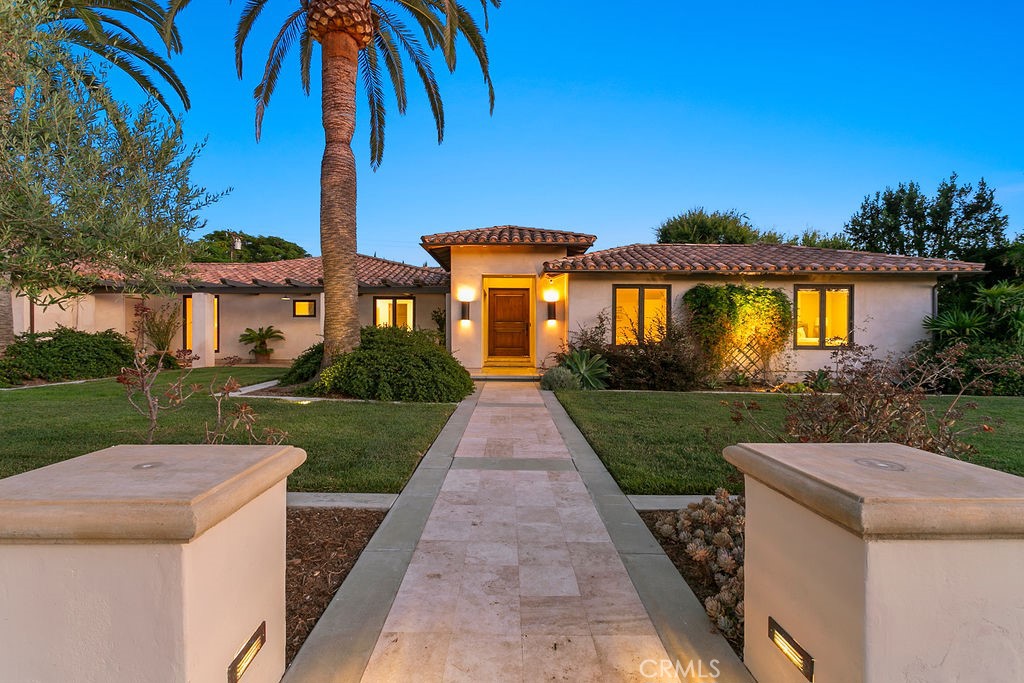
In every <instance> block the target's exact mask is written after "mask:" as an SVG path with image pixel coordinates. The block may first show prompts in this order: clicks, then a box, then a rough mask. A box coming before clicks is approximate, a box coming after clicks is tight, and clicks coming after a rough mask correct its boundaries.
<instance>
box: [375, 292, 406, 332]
mask: <svg viewBox="0 0 1024 683" xmlns="http://www.w3.org/2000/svg"><path fill="white" fill-rule="evenodd" d="M378 301H393V302H395V304H394V305H392V306H391V320H390V321H389V322H388V325H390V326H391V327H397V325H395V319H396V318H397V316H398V304H397V302H398V301H411V302H412V327H411V328H410V329H416V297H414V296H397V295H395V296H375V297H373V324H374V326H375V327H379V326H380V323H379V322H378V321H377V302H378Z"/></svg>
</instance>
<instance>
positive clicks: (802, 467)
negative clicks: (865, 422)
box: [725, 443, 1024, 539]
mask: <svg viewBox="0 0 1024 683" xmlns="http://www.w3.org/2000/svg"><path fill="white" fill-rule="evenodd" d="M725 459H726V460H728V461H729V462H731V463H732V464H733V465H735V466H736V467H737V468H739V470H740V471H741V472H743V473H744V474H745V475H746V476H748V477H751V478H753V479H755V480H757V481H759V482H761V483H762V484H764V485H765V486H768V487H769V488H772V489H774V490H775V491H778V492H779V493H781V494H782V495H784V496H786V497H787V498H790V499H792V500H793V501H795V502H796V503H798V504H800V505H802V506H803V507H805V508H808V509H809V510H812V511H813V512H815V513H817V514H819V515H821V516H822V517H824V518H826V519H828V520H829V521H832V522H834V523H836V524H838V525H840V526H842V527H844V528H845V529H847V530H849V531H851V532H852V533H854V534H857V535H859V536H861V537H862V538H872V539H883V538H890V539H896V538H904V539H914V538H979V537H980V538H1024V478H1022V477H1017V476H1014V475H1012V474H1007V473H1005V472H999V471H997V470H992V469H989V468H987V467H980V466H978V465H973V464H971V463H968V462H963V461H960V460H955V459H953V458H947V457H944V456H940V455H935V454H934V453H927V452H925V451H921V450H917V449H915V448H909V447H907V446H902V445H899V444H891V443H883V444H877V443H876V444H785V443H779V444H738V445H736V446H730V447H729V448H726V449H725Z"/></svg>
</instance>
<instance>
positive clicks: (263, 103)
mask: <svg viewBox="0 0 1024 683" xmlns="http://www.w3.org/2000/svg"><path fill="white" fill-rule="evenodd" d="M256 1H260V0H256ZM262 1H264V2H265V0H262ZM304 32H306V8H305V7H299V9H297V10H295V11H294V12H292V13H291V14H290V15H288V18H287V19H285V22H284V24H283V25H282V26H281V30H280V31H278V32H277V35H276V36H274V41H273V42H272V43H271V44H270V51H269V52H268V53H267V64H266V68H265V69H264V70H263V80H261V81H260V83H259V85H257V86H256V88H255V90H253V98H254V99H255V100H256V139H257V140H259V139H260V135H261V133H262V132H263V114H264V113H265V112H266V109H267V106H268V105H269V104H270V98H271V97H273V95H274V89H275V88H276V87H277V78H278V76H279V75H280V74H281V64H282V63H283V62H284V58H285V56H286V55H287V54H288V50H290V49H291V47H292V45H293V44H294V43H295V41H296V39H298V38H299V37H300V36H301V34H302V33H304Z"/></svg>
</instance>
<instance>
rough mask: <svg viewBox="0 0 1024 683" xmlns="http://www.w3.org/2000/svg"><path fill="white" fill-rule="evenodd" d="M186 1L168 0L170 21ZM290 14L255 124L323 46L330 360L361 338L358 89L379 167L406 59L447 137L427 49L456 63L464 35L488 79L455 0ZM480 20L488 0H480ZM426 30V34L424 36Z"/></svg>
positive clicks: (240, 40) (475, 35) (343, 2)
mask: <svg viewBox="0 0 1024 683" xmlns="http://www.w3.org/2000/svg"><path fill="white" fill-rule="evenodd" d="M189 2H190V0H171V6H170V13H169V17H168V19H169V21H173V18H174V16H175V12H177V11H179V10H181V9H182V8H183V7H185V6H187V5H188V4H189ZM271 4H275V3H271V2H270V0H247V2H246V4H245V6H244V7H243V8H242V14H241V17H240V18H239V21H238V26H237V28H236V30H235V61H236V66H237V67H238V75H239V78H241V77H242V73H243V59H242V57H243V50H244V47H245V43H246V41H247V40H248V38H249V36H250V35H251V32H252V29H253V26H254V25H255V23H256V21H257V20H258V18H259V17H260V16H261V15H262V13H263V11H264V10H265V9H266V8H267V7H268V5H271ZM276 4H279V5H282V6H284V7H288V8H289V9H288V12H289V13H288V14H287V15H286V17H285V19H284V22H283V23H282V24H281V26H280V29H279V30H278V31H277V34H276V36H275V37H274V39H273V40H272V41H271V43H270V48H269V50H268V54H267V59H266V61H265V63H264V65H263V73H262V76H261V78H260V81H259V83H258V84H257V85H256V88H255V89H254V91H253V96H254V98H255V100H256V131H257V138H258V137H259V132H260V127H261V125H262V121H263V116H264V114H265V112H266V109H267V106H268V105H269V104H270V101H271V98H272V97H273V94H274V91H275V88H276V86H277V82H278V77H279V76H280V73H281V67H282V65H283V63H284V59H285V57H286V56H287V55H288V53H289V51H290V50H291V49H292V48H293V47H297V49H298V56H299V73H300V75H301V83H302V88H303V90H305V91H306V92H307V93H308V92H309V90H310V72H311V65H312V62H313V54H314V46H315V44H316V43H319V44H320V48H321V49H320V57H321V62H322V64H321V79H322V91H321V93H322V94H321V117H322V121H323V126H324V137H325V145H324V155H323V161H322V162H321V170H320V251H321V253H322V254H323V266H324V364H325V365H327V364H329V363H330V362H331V359H332V358H333V357H334V356H335V355H337V354H340V353H344V352H347V351H350V350H351V349H353V348H355V347H356V346H357V345H358V344H359V309H358V296H359V292H358V285H359V283H358V278H357V273H356V167H355V158H354V156H353V154H352V135H353V132H354V130H355V120H356V90H357V88H358V86H359V85H360V84H361V85H362V88H363V91H364V94H365V96H366V102H367V109H366V115H367V117H368V123H369V126H368V128H369V131H370V163H371V165H372V166H373V167H374V168H376V167H377V166H378V165H379V164H380V162H381V159H382V158H383V154H384V122H385V114H386V106H385V100H386V98H385V86H386V83H387V82H388V81H390V83H391V88H392V91H393V93H394V96H395V103H396V106H397V109H398V112H399V113H404V112H405V111H406V107H407V104H408V94H407V89H406V69H407V67H410V66H411V68H412V69H413V70H414V71H415V72H416V76H417V77H418V78H419V80H420V82H421V83H422V84H423V87H424V89H425V91H426V94H427V101H428V103H429V105H430V110H431V113H432V114H433V117H434V123H435V126H436V128H437V139H438V142H440V141H441V140H442V139H443V137H444V109H443V105H442V102H441V96H440V92H439V89H438V86H437V81H436V79H435V77H434V72H433V69H432V68H431V65H430V52H429V51H430V50H434V49H436V50H438V51H439V52H440V54H441V56H442V57H443V58H444V62H445V66H447V67H448V69H449V71H453V70H454V69H455V65H456V45H457V44H458V43H460V42H462V40H464V44H465V45H466V46H467V47H468V48H469V50H470V52H471V53H472V54H473V56H474V57H475V58H476V61H477V63H478V64H479V66H480V70H481V72H482V73H483V78H484V83H485V84H486V86H487V90H488V98H489V101H490V104H491V108H492V109H493V107H494V90H493V87H492V85H491V78H490V66H489V61H488V56H487V48H486V45H485V44H484V37H483V33H482V31H481V28H480V25H479V24H478V22H477V20H476V19H475V18H474V17H473V14H472V13H471V12H470V11H469V10H468V9H467V8H466V7H465V6H464V5H463V4H462V3H461V2H458V0H378V1H377V2H370V0H281V2H279V3H276ZM479 4H480V6H481V8H482V9H483V19H484V21H483V27H484V30H486V27H487V9H488V5H491V6H494V7H499V6H500V4H501V2H500V0H479ZM421 37H422V40H421Z"/></svg>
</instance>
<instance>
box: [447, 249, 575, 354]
mask: <svg viewBox="0 0 1024 683" xmlns="http://www.w3.org/2000/svg"><path fill="white" fill-rule="evenodd" d="M565 254H566V249H565V247H521V246H506V245H493V246H487V247H477V246H453V247H452V250H451V257H452V261H451V263H452V268H451V293H452V299H451V304H450V306H449V309H448V319H449V320H450V321H451V349H452V353H453V354H454V355H455V357H456V358H458V359H459V361H461V362H462V364H463V365H465V366H466V367H467V368H471V369H478V368H481V367H483V365H484V362H485V360H486V346H485V345H486V329H485V324H486V316H485V312H484V301H485V291H484V290H485V285H486V286H490V285H489V284H488V283H489V282H490V281H491V279H492V278H493V279H495V280H497V277H496V276H503V275H504V276H527V277H529V278H532V280H533V282H534V286H533V288H532V296H533V303H534V305H533V308H534V316H533V321H532V329H531V335H532V337H533V357H534V360H535V364H536V365H538V366H539V365H541V364H542V363H543V362H544V360H545V358H547V356H548V355H549V354H551V353H554V352H556V351H558V349H559V347H560V345H561V342H562V339H563V338H564V332H565V323H564V318H563V319H562V320H561V321H560V322H559V323H558V324H557V325H548V324H547V307H546V305H545V303H544V301H543V299H542V298H541V297H542V293H543V289H544V287H545V285H546V280H545V281H543V282H541V281H538V280H537V278H538V277H539V276H540V275H541V273H542V272H543V265H544V262H545V261H550V260H553V259H557V258H562V257H564V256H565ZM514 286H516V287H519V286H522V285H520V284H515V285H514ZM460 298H467V299H469V300H470V319H469V321H468V322H464V321H461V320H459V317H460V303H459V300H460ZM563 298H564V295H563ZM563 310H564V302H562V303H560V304H559V311H560V313H559V315H560V317H562V315H563V314H562V313H561V311H563Z"/></svg>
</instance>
